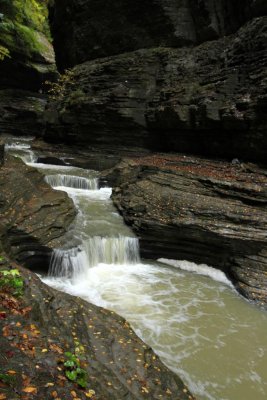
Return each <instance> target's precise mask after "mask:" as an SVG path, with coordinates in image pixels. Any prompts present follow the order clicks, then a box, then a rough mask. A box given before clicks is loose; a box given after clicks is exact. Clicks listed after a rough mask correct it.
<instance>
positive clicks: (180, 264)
mask: <svg viewBox="0 0 267 400" xmlns="http://www.w3.org/2000/svg"><path fill="white" fill-rule="evenodd" d="M157 261H158V262H160V263H163V264H167V265H171V266H172V267H175V268H179V269H182V270H183V271H188V272H195V273H196V274H198V275H204V276H208V277H210V278H212V279H213V280H214V281H217V282H221V283H224V284H226V285H228V286H230V287H231V288H233V287H234V286H233V284H232V282H231V281H230V280H229V279H228V278H227V277H226V275H225V273H224V272H222V271H220V270H219V269H216V268H213V267H210V266H208V265H206V264H195V263H193V262H189V261H185V260H183V261H182V260H171V259H168V258H159V259H158V260H157Z"/></svg>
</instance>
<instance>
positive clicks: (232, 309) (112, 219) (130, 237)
mask: <svg viewBox="0 0 267 400" xmlns="http://www.w3.org/2000/svg"><path fill="white" fill-rule="evenodd" d="M13 140H14V139H13ZM7 148H8V150H9V151H10V152H11V153H13V154H17V155H19V156H20V157H22V158H23V159H24V161H25V162H27V163H29V164H30V165H32V166H34V167H36V168H38V169H39V170H40V171H41V172H42V173H43V174H44V179H45V180H46V181H47V183H49V184H50V185H51V186H52V187H54V188H55V190H64V191H66V192H67V193H68V195H69V196H70V197H71V198H72V199H73V201H74V203H75V205H76V207H77V210H78V214H77V217H76V219H75V221H74V223H73V224H72V226H71V227H70V229H69V232H68V233H67V234H66V238H65V239H66V240H65V243H66V246H65V247H64V248H61V249H55V251H54V254H53V258H52V261H51V265H50V270H49V274H48V276H43V277H42V279H43V281H44V282H46V283H47V284H48V285H50V286H52V287H54V288H57V289H59V290H62V291H65V292H68V293H70V294H72V295H77V296H80V297H82V298H84V299H85V300H87V301H89V302H92V303H94V304H96V305H99V306H102V307H105V308H108V309H110V310H113V311H115V312H117V313H118V314H120V315H122V316H123V317H125V318H126V319H127V320H128V321H129V322H130V324H131V325H132V327H133V329H134V330H135V332H136V333H137V334H138V336H140V337H141V338H142V339H143V340H144V341H145V342H146V343H147V344H148V345H150V346H151V347H152V348H153V349H154V351H155V352H156V353H157V354H158V355H159V356H160V357H161V359H162V361H163V362H164V363H165V364H166V365H167V366H168V367H169V368H171V369H172V370H173V371H175V372H177V374H178V375H179V376H180V377H181V378H182V379H183V380H184V381H185V383H186V384H187V385H188V386H189V388H190V390H191V391H192V392H193V393H194V394H195V395H196V397H197V399H200V400H241V399H242V400H265V399H266V398H267V334H266V333H267V313H266V312H265V311H263V310H261V309H259V308H257V307H256V306H254V305H253V304H251V303H249V302H248V301H247V300H245V299H243V298H242V297H241V296H240V295H239V294H237V292H236V291H235V290H234V288H233V286H232V284H231V283H230V282H229V281H228V279H227V278H226V277H225V275H224V274H223V273H222V272H221V271H218V270H216V269H213V268H211V267H209V266H206V265H196V264H194V263H190V262H187V261H174V260H166V259H161V260H158V262H148V261H145V260H140V257H139V248H138V239H137V238H136V237H135V236H134V234H133V233H132V231H131V230H130V229H129V228H128V227H127V226H126V225H125V224H124V222H123V220H122V218H121V216H120V215H119V214H118V213H117V211H116V209H115V208H114V206H113V204H112V201H111V199H110V195H111V192H112V190H111V188H100V189H99V188H98V180H97V176H98V173H97V172H96V171H86V170H82V169H79V168H75V167H71V166H58V165H46V164H37V163H34V161H35V160H36V157H35V155H34V154H33V153H32V151H31V149H30V142H29V141H23V140H22V139H18V141H15V142H12V143H10V144H9V145H8V146H7Z"/></svg>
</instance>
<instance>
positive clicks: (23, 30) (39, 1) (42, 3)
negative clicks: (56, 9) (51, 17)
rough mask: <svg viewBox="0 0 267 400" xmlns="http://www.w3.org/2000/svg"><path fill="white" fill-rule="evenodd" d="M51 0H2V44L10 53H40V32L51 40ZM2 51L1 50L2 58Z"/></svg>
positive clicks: (41, 45) (0, 30) (0, 26)
mask: <svg viewBox="0 0 267 400" xmlns="http://www.w3.org/2000/svg"><path fill="white" fill-rule="evenodd" d="M48 2H49V0H12V1H11V0H0V8H1V13H3V15H4V16H3V20H2V21H1V22H0V46H2V47H4V48H5V49H6V51H7V52H8V53H6V51H5V57H6V56H7V55H6V54H8V55H9V53H11V54H12V52H18V53H22V54H24V53H25V54H26V55H27V56H29V55H31V54H32V53H36V52H37V53H38V52H40V51H42V50H45V49H44V48H43V46H44V45H43V44H42V43H41V41H40V40H39V38H40V33H42V34H44V35H45V36H46V37H47V38H48V39H49V40H51V36H50V29H49V23H48ZM1 59H3V58H1V51H0V60H1Z"/></svg>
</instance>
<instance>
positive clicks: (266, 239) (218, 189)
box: [105, 153, 267, 304]
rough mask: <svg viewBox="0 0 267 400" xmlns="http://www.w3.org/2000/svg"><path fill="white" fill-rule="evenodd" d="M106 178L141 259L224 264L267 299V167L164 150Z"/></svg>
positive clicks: (240, 283) (246, 288) (252, 293)
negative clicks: (132, 230) (133, 235)
mask: <svg viewBox="0 0 267 400" xmlns="http://www.w3.org/2000/svg"><path fill="white" fill-rule="evenodd" d="M105 177H106V178H107V179H108V180H109V181H110V182H111V183H112V184H113V186H115V187H114V190H113V195H112V198H113V201H114V203H115V205H116V206H117V208H118V209H119V211H120V212H121V214H122V215H123V217H124V219H125V221H126V223H128V224H129V225H131V226H132V228H133V229H134V231H135V232H136V234H137V235H138V237H139V238H140V246H141V252H142V256H144V257H146V258H154V259H155V258H158V257H165V258H175V259H180V260H183V259H186V260H190V261H194V262H196V263H206V264H208V265H211V266H214V267H218V268H220V269H222V270H223V271H225V272H226V273H227V274H228V276H230V278H231V279H232V280H233V282H234V283H235V285H236V287H237V289H238V290H239V291H240V292H241V293H243V294H244V295H245V296H246V297H248V298H250V299H253V300H257V301H258V302H259V303H261V304H266V303H267V233H266V232H267V207H266V204H267V171H266V170H263V169H259V168H257V167H256V166H255V165H254V164H242V163H240V162H239V161H238V160H233V162H232V163H229V162H221V161H211V160H208V159H204V158H197V157H190V156H183V155H170V154H168V155H167V154H162V153H161V154H154V155H153V156H147V157H142V158H136V159H131V160H129V159H128V160H125V161H123V162H122V163H120V164H119V165H118V166H117V167H115V168H114V169H113V170H111V171H109V172H107V173H106V174H105Z"/></svg>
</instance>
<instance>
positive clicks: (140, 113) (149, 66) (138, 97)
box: [45, 17, 267, 163]
mask: <svg viewBox="0 0 267 400" xmlns="http://www.w3.org/2000/svg"><path fill="white" fill-rule="evenodd" d="M266 27H267V17H259V18H255V19H252V20H251V21H249V22H248V23H246V24H245V25H244V26H243V27H242V28H240V30H239V31H238V32H237V33H236V34H233V35H230V36H227V37H224V38H221V39H218V40H214V41H209V42H205V43H203V44H201V45H199V46H195V47H193V48H190V47H183V48H178V49H174V48H163V47H160V48H159V47H157V48H153V49H143V50H137V51H134V52H130V53H124V54H121V55H118V56H112V57H108V58H101V59H96V60H93V61H88V62H86V63H83V64H80V65H78V66H76V67H75V68H74V69H73V70H72V74H73V75H72V81H71V82H69V83H68V82H67V83H66V84H65V85H63V87H62V92H61V95H60V98H59V99H58V100H56V101H53V102H51V105H50V108H48V110H47V112H46V120H47V130H46V135H45V138H46V140H48V141H54V142H56V141H65V142H69V143H80V144H83V146H92V145H93V146H96V147H99V146H100V147H101V146H102V147H105V146H106V147H107V146H108V147H110V146H112V145H113V146H114V147H115V146H116V147H117V148H120V147H123V146H127V147H128V148H134V147H139V148H146V149H150V150H154V151H155V150H160V151H176V152H186V153H195V154H202V155H208V156H211V157H222V158H230V159H232V158H240V159H243V160H253V161H256V162H262V163H266V151H267V139H266V106H267V95H266V90H267V28H266Z"/></svg>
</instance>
